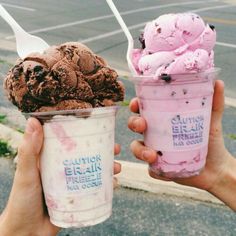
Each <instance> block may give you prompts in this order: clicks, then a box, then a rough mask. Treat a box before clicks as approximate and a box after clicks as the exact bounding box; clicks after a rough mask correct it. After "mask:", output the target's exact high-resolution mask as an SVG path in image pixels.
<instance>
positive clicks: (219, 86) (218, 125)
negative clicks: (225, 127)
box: [211, 80, 224, 135]
mask: <svg viewBox="0 0 236 236" xmlns="http://www.w3.org/2000/svg"><path fill="white" fill-rule="evenodd" d="M223 112H224V82H223V81H222V80H216V82H215V90H214V95H213V105H212V116H211V125H212V127H211V133H213V134H214V135H221V134H222V118H223Z"/></svg>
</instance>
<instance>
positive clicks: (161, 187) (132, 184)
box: [116, 160, 224, 205]
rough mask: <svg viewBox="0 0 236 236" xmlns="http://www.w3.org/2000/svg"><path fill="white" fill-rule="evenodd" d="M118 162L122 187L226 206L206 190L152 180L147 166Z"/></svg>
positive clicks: (118, 176)
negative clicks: (120, 166)
mask: <svg viewBox="0 0 236 236" xmlns="http://www.w3.org/2000/svg"><path fill="white" fill-rule="evenodd" d="M118 162H120V163H121V165H122V171H121V173H120V174H118V175H116V177H117V179H118V184H119V185H120V186H123V187H128V188H132V189H138V190H143V191H147V192H151V193H156V194H161V195H171V196H175V197H184V198H190V199H193V200H198V201H203V202H209V203H214V204H220V205H222V204H223V205H224V203H223V202H222V201H220V200H219V199H217V198H216V197H214V196H213V195H211V194H210V193H208V192H206V191H204V190H200V189H197V188H193V187H188V186H184V185H180V184H177V183H174V182H170V181H162V180H158V179H153V178H151V177H150V176H149V174H148V166H147V165H145V164H140V163H135V162H128V161H120V160H119V161H118Z"/></svg>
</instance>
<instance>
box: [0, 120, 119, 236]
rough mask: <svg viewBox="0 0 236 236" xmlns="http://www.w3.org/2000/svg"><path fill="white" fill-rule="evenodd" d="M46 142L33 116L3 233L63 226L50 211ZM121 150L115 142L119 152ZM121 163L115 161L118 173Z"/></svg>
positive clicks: (46, 231) (50, 231)
mask: <svg viewBox="0 0 236 236" xmlns="http://www.w3.org/2000/svg"><path fill="white" fill-rule="evenodd" d="M42 145H43V129H42V126H41V125H40V123H39V121H38V120H37V119H34V118H30V119H29V120H28V122H27V126H26V130H25V134H24V137H23V141H22V143H21V145H20V146H19V149H18V162H17V168H16V172H15V177H14V181H13V186H12V190H11V193H10V196H9V200H8V203H7V206H6V208H5V210H4V211H3V213H2V215H1V216H0V235H1V236H12V235H21V236H24V235H25V236H28V235H43V236H49V235H50V236H52V235H56V234H57V233H58V232H59V230H60V228H59V227H57V226H55V225H53V224H52V223H51V222H50V220H49V216H48V214H47V209H46V206H45V203H44V198H43V190H42V184H41V179H40V172H39V157H40V151H41V148H42ZM119 152H120V147H119V145H115V154H118V153H119ZM120 170H121V166H120V164H118V163H115V164H114V173H115V174H116V173H119V172H120Z"/></svg>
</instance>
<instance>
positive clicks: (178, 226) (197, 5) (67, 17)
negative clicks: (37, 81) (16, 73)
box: [0, 0, 236, 236]
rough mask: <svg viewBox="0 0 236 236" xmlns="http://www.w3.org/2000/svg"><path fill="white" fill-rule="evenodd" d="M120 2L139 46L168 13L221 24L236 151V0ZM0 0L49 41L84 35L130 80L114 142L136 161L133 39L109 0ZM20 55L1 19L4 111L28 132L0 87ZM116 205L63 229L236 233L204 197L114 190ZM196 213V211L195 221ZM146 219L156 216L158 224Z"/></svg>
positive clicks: (220, 50)
mask: <svg viewBox="0 0 236 236" xmlns="http://www.w3.org/2000/svg"><path fill="white" fill-rule="evenodd" d="M114 3H115V4H116V6H117V8H118V9H119V11H120V13H121V15H122V17H123V19H124V21H125V22H126V24H127V26H128V27H129V29H130V31H131V33H132V35H133V38H134V39H135V40H136V43H135V45H136V46H137V47H139V44H138V37H139V35H140V34H141V32H142V30H143V28H144V26H145V24H146V23H147V22H148V21H150V20H153V19H155V18H157V17H158V16H159V15H162V14H165V13H177V12H185V11H191V12H195V13H197V14H199V15H200V16H201V17H202V18H203V19H204V20H205V21H206V22H208V23H210V24H213V25H214V26H215V28H216V31H217V43H216V46H215V50H214V51H215V66H217V67H220V68H221V69H222V70H221V73H220V78H221V79H222V80H224V82H225V87H226V89H225V95H226V111H225V114H224V121H223V126H224V135H225V136H224V137H225V143H226V146H227V148H228V149H229V150H230V151H231V152H232V153H233V154H234V155H236V119H235V117H236V116H235V115H236V109H235V108H236V77H235V74H236V66H235V62H236V14H235V13H236V0H232V1H230V0H228V1H223V0H196V1H186V0H184V1H183V0H178V1H177V0H176V1H170V0H128V1H127V0H114ZM0 4H2V5H3V6H4V7H5V8H6V9H7V10H8V11H9V13H10V14H11V15H12V16H13V17H14V18H15V20H16V21H17V22H18V23H19V24H20V25H21V26H22V27H23V28H24V29H25V30H26V31H27V32H29V33H31V34H35V35H38V36H40V37H41V38H43V39H44V40H45V41H47V42H48V43H49V44H50V45H56V44H60V43H64V42H67V41H80V42H82V43H84V44H86V45H87V46H88V47H90V48H91V49H92V50H93V51H94V52H95V53H97V54H99V55H101V56H102V57H104V58H105V59H106V61H107V62H108V64H109V65H110V66H112V67H113V68H115V69H116V70H117V71H118V73H119V77H120V80H122V81H123V83H124V84H125V86H126V98H125V102H124V104H123V106H122V107H121V108H120V111H119V112H118V115H117V129H116V141H117V142H118V143H120V144H121V145H122V152H121V155H120V156H119V157H118V159H120V160H128V161H132V162H137V161H136V160H135V158H134V157H133V156H132V154H131V153H130V150H129V143H130V142H131V141H132V140H133V139H136V138H141V136H139V135H137V134H133V133H132V132H131V131H129V130H128V128H126V127H127V125H126V124H127V119H128V117H129V116H130V112H129V110H128V106H127V105H128V103H129V101H130V99H131V98H132V97H134V96H135V92H134V87H133V84H132V83H131V82H130V81H129V71H128V67H127V63H126V50H127V40H126V37H125V35H124V33H123V32H122V30H121V28H120V26H119V24H118V23H117V21H116V19H115V18H114V16H113V14H112V12H111V10H110V9H109V7H108V6H107V3H106V1H105V0H76V1H73V0H50V1H49V0H40V1H36V0H34V1H32V0H5V1H0ZM17 58H18V55H17V53H16V47H15V38H14V35H13V32H12V30H11V28H10V27H9V26H8V24H7V23H6V22H5V21H4V20H2V19H1V18H0V77H1V79H0V117H1V116H2V117H3V116H5V115H7V116H8V117H7V119H8V121H7V123H8V125H10V126H12V127H16V128H17V129H19V130H23V129H24V124H25V120H24V118H23V117H22V116H21V115H20V113H19V112H17V110H16V109H15V108H14V107H13V106H12V105H11V104H10V103H9V102H7V99H6V97H5V95H4V92H3V89H2V81H3V78H4V76H5V74H6V73H7V71H8V70H9V69H10V67H11V66H12V65H13V64H14V62H15V61H16V59H17ZM229 105H230V106H229ZM0 122H1V120H0ZM8 174H9V173H5V172H4V174H1V175H0V184H1V182H2V184H3V183H4V184H3V185H4V186H6V188H5V194H3V195H1V194H0V206H1V207H0V210H1V209H2V208H3V205H4V203H5V201H6V199H7V194H8V192H9V186H10V185H11V180H12V179H11V178H12V175H11V174H10V176H9V177H6V176H8ZM6 178H9V179H6ZM147 199H148V200H147ZM154 202H155V204H157V202H158V204H159V205H158V206H156V207H159V208H161V209H162V213H160V212H159V211H157V210H156V208H155V209H152V205H153V204H154ZM146 203H149V208H147V209H143V210H142V211H141V206H142V204H146ZM114 204H115V205H114V206H115V207H114V209H115V212H114V213H113V216H112V218H111V219H110V220H109V221H107V222H106V223H105V224H101V225H99V226H96V227H94V228H92V229H91V228H90V229H85V230H84V229H83V230H79V231H78V230H65V231H63V232H61V234H60V235H65V236H66V235H102V236H103V235H109V236H110V235H115V236H117V235H143V236H148V235H160V236H162V235H167V236H171V235H180V236H183V235H219V236H221V235H236V228H235V226H234V223H235V222H236V221H235V220H236V217H235V215H234V213H233V212H231V211H229V210H228V209H222V208H218V207H212V206H209V205H205V203H198V202H191V201H190V200H186V199H183V200H182V199H175V198H174V199H172V198H168V199H167V198H165V197H161V196H154V195H150V193H146V192H137V191H133V190H130V191H129V190H124V189H120V190H118V192H117V193H116V195H115V202H114ZM130 206H132V207H131V208H130ZM176 207H177V208H178V211H177V212H176V211H175V209H176ZM128 208H129V209H130V210H129V211H127V209H128ZM193 212H194V214H195V216H194V220H191V217H192V213H193ZM179 216H180V217H179ZM123 217H124V218H123ZM212 217H214V220H213V219H212ZM124 219H125V220H124ZM145 219H146V221H145ZM148 219H153V221H152V223H151V222H150V221H149V220H148ZM185 222H187V223H185ZM233 222H234V223H233ZM155 224H158V227H156V225H155ZM122 225H123V226H124V227H125V228H124V229H122V227H123V226H122ZM201 225H203V226H204V227H201Z"/></svg>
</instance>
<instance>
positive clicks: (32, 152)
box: [17, 118, 43, 173]
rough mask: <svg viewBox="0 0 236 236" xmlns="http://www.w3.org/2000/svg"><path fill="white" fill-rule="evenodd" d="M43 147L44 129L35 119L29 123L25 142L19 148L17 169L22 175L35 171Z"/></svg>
mask: <svg viewBox="0 0 236 236" xmlns="http://www.w3.org/2000/svg"><path fill="white" fill-rule="evenodd" d="M42 145H43V129H42V126H41V124H40V122H39V121H38V120H37V119H35V118H29V119H28V121H27V125H26V129H25V133H24V136H23V140H22V142H21V144H20V146H19V148H18V165H17V169H19V170H21V171H22V173H27V172H28V171H30V170H34V169H35V168H37V166H38V156H39V153H40V151H41V148H42Z"/></svg>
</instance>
